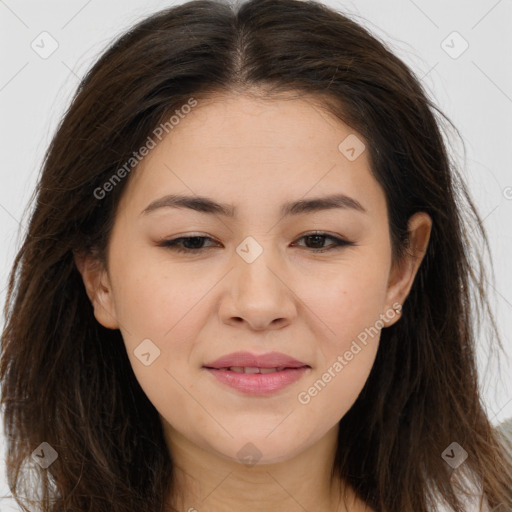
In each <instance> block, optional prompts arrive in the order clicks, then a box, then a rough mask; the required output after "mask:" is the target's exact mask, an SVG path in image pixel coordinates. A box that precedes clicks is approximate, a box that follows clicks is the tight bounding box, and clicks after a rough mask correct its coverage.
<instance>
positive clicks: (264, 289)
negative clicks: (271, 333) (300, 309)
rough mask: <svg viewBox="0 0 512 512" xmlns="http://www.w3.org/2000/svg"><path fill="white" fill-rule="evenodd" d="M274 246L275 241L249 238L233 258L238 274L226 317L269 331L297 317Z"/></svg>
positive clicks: (234, 279) (243, 242) (235, 275)
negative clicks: (280, 322)
mask: <svg viewBox="0 0 512 512" xmlns="http://www.w3.org/2000/svg"><path fill="white" fill-rule="evenodd" d="M271 245H272V237H267V239H266V241H264V240H263V237H262V238H261V241H258V240H256V239H255V238H254V237H247V238H245V239H244V240H243V241H242V242H241V243H240V244H239V245H238V247H237V248H236V254H234V255H233V259H234V261H233V263H234V266H235V268H234V272H233V276H232V281H231V283H230V284H231V286H230V288H231V290H230V293H229V297H230V299H229V301H228V302H229V307H227V308H224V309H223V311H224V314H225V315H227V316H229V318H234V317H236V318H237V319H238V321H239V320H240V318H241V319H243V320H245V321H247V322H248V323H249V324H250V325H251V326H252V327H258V328H265V327H266V326H268V325H270V324H271V323H272V322H273V321H274V320H277V319H286V320H290V318H291V317H292V316H293V315H294V311H295V307H294V304H293V300H292V297H291V296H292V293H291V291H290V290H289V289H288V287H287V286H286V285H285V284H284V282H283V279H284V278H283V275H280V274H284V267H283V265H282V264H281V262H280V260H279V257H278V254H279V251H277V250H275V249H274V248H273V247H271Z"/></svg>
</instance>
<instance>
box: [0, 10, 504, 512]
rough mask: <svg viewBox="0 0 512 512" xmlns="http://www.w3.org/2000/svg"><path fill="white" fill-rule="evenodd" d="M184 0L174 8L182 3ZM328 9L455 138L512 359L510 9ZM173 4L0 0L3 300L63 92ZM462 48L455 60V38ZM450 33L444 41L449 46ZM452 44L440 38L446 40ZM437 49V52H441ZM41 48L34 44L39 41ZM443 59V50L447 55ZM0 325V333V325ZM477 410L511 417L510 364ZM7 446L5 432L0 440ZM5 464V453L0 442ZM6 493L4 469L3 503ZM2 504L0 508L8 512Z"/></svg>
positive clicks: (493, 374)
mask: <svg viewBox="0 0 512 512" xmlns="http://www.w3.org/2000/svg"><path fill="white" fill-rule="evenodd" d="M180 3H181V2H180ZM325 3H327V5H329V6H331V7H334V8H335V9H337V10H340V11H342V12H345V13H347V14H349V15H352V16H353V17H354V18H355V19H356V20H357V21H359V22H360V23H362V24H364V25H365V26H367V27H368V28H369V29H370V30H371V31H372V32H373V33H374V34H375V35H377V36H379V37H380V38H381V39H383V40H384V41H386V42H387V43H388V45H389V46H390V47H391V48H392V50H394V52H395V53H396V54H397V55H398V56H400V57H401V58H402V59H403V60H404V61H405V62H406V63H407V64H409V65H410V66H411V67H412V69H413V70H414V72H415V73H416V75H417V76H418V77H419V78H420V79H421V81H422V83H423V84H424V85H425V87H426V88H427V90H428V91H429V93H430V95H431V97H432V98H433V99H434V101H435V102H436V104H437V105H438V106H439V107H440V108H441V110H442V111H443V112H445V113H446V114H447V115H448V117H449V118H450V119H451V120H452V121H453V122H454V123H455V125H456V126H457V128H458V129H459V131H460V133H461V135H462V137H463V139H464V141H465V144H466V150H467V153H466V155H465V161H464V160H463V156H464V155H463V153H462V149H461V146H460V143H459V142H458V141H457V140H454V141H453V146H452V145H451V147H452V149H453V151H454V154H456V155H458V156H459V159H460V162H461V164H462V165H463V173H464V175H465V177H466V180H467V182H468V183H469V186H470V190H471V193H472V195H473V198H474V199H475V201H476V204H477V207H478V209H479V212H480V214H481V217H482V218H483V219H484V227H485V228H486V230H487V232H488V234H489V238H490V243H491V250H492V254H493V258H494V263H495V272H496V281H495V285H494V287H493V288H491V291H493V300H494V302H493V306H494V310H495V313H496V316H497V320H498V324H499V327H500V330H501V334H502V339H503V342H504V344H505V349H506V352H507V354H508V356H509V357H510V356H511V355H512V336H511V335H510V332H511V327H512V321H511V318H512V265H511V264H510V256H509V255H510V254H511V252H512V229H511V225H510V224H511V220H512V188H508V187H512V167H511V157H510V149H511V146H512V60H511V52H512V31H511V30H510V27H511V26H512V2H511V1H510V0H478V1H477V0H472V1H463V0H459V1H450V2H447V1H446V0H434V1H432V0H431V1H428V2H427V1H420V0H416V1H413V0H392V1H386V2H383V1H378V0H358V1H355V2H345V1H341V0H340V1H339V2H334V1H329V2H325ZM172 5H174V4H173V2H170V1H158V0H144V1H142V0H123V1H122V2H121V1H112V0H111V1H101V2H100V1H99V0H89V1H87V0H67V1H63V0H61V1H56V0H47V1H45V2H40V1H36V0H0V51H1V66H0V112H1V123H0V130H1V131H0V135H1V137H0V150H1V153H0V154H1V156H2V158H1V165H0V180H1V186H0V303H1V304H2V305H3V303H4V300H5V286H6V282H7V281H6V280H7V276H8V272H9V271H10V268H11V265H12V261H13V258H14V255H15V252H16V250H17V248H18V247H19V245H20V241H21V239H22V236H23V233H24V229H25V228H24V225H25V224H26V222H27V218H26V216H25V217H24V216H23V213H24V210H25V208H26V206H27V202H28V200H29V196H30V194H31V193H32V190H33V187H34V185H35V183H36V179H37V176H38V173H39V170H40V165H41V162H42V158H43V153H44V151H45V149H46V147H47V146H48V144H49V142H50V140H51V137H52V135H53V133H54V130H55V128H56V125H57V123H58V121H59V119H60V117H61V116H62V114H63V112H64V109H65V108H66V106H67V105H68V102H69V100H70V97H71V94H72V93H73V92H74V90H75V88H76V87H77V85H78V83H79V79H80V78H81V77H82V76H83V75H84V73H85V71H86V70H87V69H88V68H89V67H90V66H91V64H92V63H93V62H94V61H95V60H96V59H97V57H98V56H99V55H100V53H101V51H102V50H103V49H104V48H105V46H106V45H107V44H108V43H109V42H110V41H111V40H112V39H113V38H115V37H116V36H118V35H120V34H121V33H122V32H123V31H124V30H125V29H126V28H128V27H129V26H130V25H132V24H133V23H135V22H137V21H138V20H140V19H141V18H143V17H144V16H146V15H147V14H149V13H152V12H154V11H157V10H159V9H161V8H164V7H169V6H172ZM44 31H46V32H48V33H50V34H51V36H52V37H53V38H54V39H55V40H56V41H57V42H58V45H59V46H58V48H57V50H56V51H55V52H54V53H53V54H52V55H51V56H50V57H48V58H47V59H43V58H41V57H40V56H39V55H38V54H37V53H36V52H35V51H34V50H33V49H32V48H31V43H32V42H33V41H34V40H35V41H36V43H37V42H38V41H40V34H41V33H42V32H44ZM454 31H457V32H458V33H459V34H460V35H461V36H462V38H463V39H464V40H465V41H467V43H468V45H469V46H468V48H467V50H466V51H465V52H464V53H462V54H461V55H460V56H458V58H452V57H451V56H450V55H448V53H447V52H446V51H445V49H443V47H445V48H446V46H447V45H449V46H451V47H452V49H451V50H450V51H451V52H452V54H453V52H457V51H458V50H460V49H461V48H462V46H461V45H462V44H463V41H462V40H461V39H458V36H453V35H450V34H452V33H453V32H454ZM448 36H449V37H448ZM447 38H448V39H447ZM443 41H445V43H443ZM39 44H41V43H39ZM448 50H449V48H448ZM3 320H4V319H3V317H2V323H1V325H0V328H2V326H3ZM487 361H488V357H487V354H486V353H485V352H484V351H483V350H482V351H480V353H479V367H480V368H481V385H482V392H483V396H484V402H485V404H486V407H487V409H488V412H489V416H490V418H491V419H492V422H493V423H494V424H498V423H499V422H501V421H503V420H504V419H506V418H510V417H512V379H511V378H510V375H511V374H510V366H508V365H507V362H506V361H505V360H503V363H502V375H501V379H500V378H499V376H498V375H497V371H496V367H495V366H492V367H490V368H489V369H488V371H487V372H484V369H485V367H486V363H487ZM1 439H2V442H3V433H2V437H1ZM1 448H2V460H1V461H0V463H2V464H3V457H4V455H3V454H4V450H5V445H4V444H2V447H1ZM7 494H9V492H8V489H7V486H6V484H5V480H4V468H3V465H2V466H1V467H0V495H1V496H3V495H7ZM7 501H8V500H7V499H3V500H1V501H0V508H1V510H2V511H4V510H18V509H17V508H12V509H11V508H9V505H8V504H7Z"/></svg>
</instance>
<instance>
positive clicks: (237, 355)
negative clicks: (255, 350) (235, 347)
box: [203, 352, 309, 369]
mask: <svg viewBox="0 0 512 512" xmlns="http://www.w3.org/2000/svg"><path fill="white" fill-rule="evenodd" d="M203 366H204V367H205V368H217V369H218V368H230V367H231V366H243V367H253V368H283V367H284V368H301V367H303V366H309V365H308V364H307V363H304V362H302V361H298V360H297V359H293V358H292V357H290V356H287V355H286V354H283V353H281V352H268V353H266V354H261V355H256V354H251V353H250V352H233V353H232V354H228V355H226V356H223V357H221V358H219V359H216V360H215V361H212V362H211V363H206V364H204V365H203Z"/></svg>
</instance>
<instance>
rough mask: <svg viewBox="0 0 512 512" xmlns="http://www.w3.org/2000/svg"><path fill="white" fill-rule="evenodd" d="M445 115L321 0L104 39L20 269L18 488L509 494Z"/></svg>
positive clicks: (155, 505) (327, 505)
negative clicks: (478, 361)
mask: <svg viewBox="0 0 512 512" xmlns="http://www.w3.org/2000/svg"><path fill="white" fill-rule="evenodd" d="M435 111H436V108H435V106H434V105H433V104H432V103H431V102H430V100H429V99H428V98H427V97H426V95H425V93H424V91H423V90H422V88H421V86H420V84H419V83H418V81H417V80H416V78H415V77H414V76H413V74H412V73H411V71H410V70H409V69H408V68H407V67H406V66H405V64H404V63H402V62H401V61H400V60H399V59H398V58H397V57H395V56H394V55H393V54H392V53H390V52H389V51H388V50H387V49H386V48H385V46H384V45H383V44H382V43H380V42H379V41H377V40H376V39H375V38H374V37H373V36H371V35H370V34H369V33H368V32H367V31H366V30H365V29H363V28H362V27H360V26H359V25H357V24H356V23H354V22H353V21H351V20H349V19H348V18H346V17H344V16H343V15H341V14H339V13H337V12H334V11H332V10H330V9H328V8H327V7H325V6H323V5H321V4H319V3H315V2H303V1H297V0H250V1H248V2H245V3H243V4H242V5H241V6H239V7H237V8H234V7H230V6H228V5H227V4H225V3H220V2H216V1H213V0H212V1H210V0H198V1H197V0H196V1H192V2H188V3H185V4H182V5H180V6H177V7H174V8H171V9H168V10H165V11H162V12H160V13H157V14H155V15H154V16H152V17H151V18H149V19H147V20H144V21H142V22H141V23H139V24H138V25H137V26H135V27H133V28H132V29H131V30H130V31H129V32H127V33H126V34H125V35H124V36H122V37H121V38H120V39H119V40H118V41H116V42H115V43H114V44H113V45H112V47H110V48H109V49H108V50H107V51H106V52H105V54H104V55H103V56H102V57H101V58H100V59H99V60H98V62H97V63H96V64H95V65H94V67H93V68H92V69H91V71H90V72H89V73H88V74H87V76H86V77H85V78H84V79H83V81H82V83H81V85H80V87H79V89H78V91H77V93H76V95H75V97H74V99H73V101H72V104H71V106H70V108H69V110H68V111H67V113H66V115H65V117H64V119H63V120H62V123H61V125H60V126H59V128H58V130H57V133H56V135H55V137H54V139H53V141H52V143H51V145H50V148H49V149H48V152H47V155H46V158H45V162H44V169H43V173H42V176H41V179H40V181H39V183H38V186H37V200H36V205H35V209H34V211H33V213H32V219H31V222H30V227H29V233H28V235H27V238H26V240H25V243H24V244H23V247H22V248H21V250H20V252H19V254H18V255H17V257H16V260H15V263H14V268H13V271H12V274H11V278H10V287H9V293H8V298H7V306H6V315H7V322H6V326H5V330H4V333H3V338H2V339H3V346H2V359H1V368H0V372H1V373H0V375H1V380H2V386H3V388H2V401H3V404H4V407H5V413H4V416H5V425H6V426H5V430H6V433H7V435H8V439H9V440H8V442H9V454H8V460H7V463H8V477H9V482H10V486H11V489H12V491H13V494H14V495H15V496H17V497H18V499H19V501H20V502H23V501H24V500H25V502H26V503H29V504H32V503H38V504H40V506H42V507H43V508H42V510H44V511H45V512H50V511H51V512H57V511H84V510H91V511H95V512H100V511H107V510H108V511H116V512H118V511H119V512H120V511H126V512H128V511H133V510H137V511H148V512H149V511H151V512H154V511H164V510H188V511H194V510H198V511H221V510H261V511H263V510H275V509H276V508H277V507H279V509H280V510H281V511H291V510H322V511H323V510H325V511H333V510H336V511H350V512H356V511H363V510H367V511H374V512H377V511H379V512H380V511H382V512H404V511H411V512H412V511H414V512H423V511H431V510H439V509H440V508H441V507H442V506H444V507H448V508H447V510H457V511H461V510H470V508H469V507H473V508H471V510H480V509H481V510H489V509H492V510H508V509H510V507H512V492H511V489H512V461H511V458H510V456H509V454H507V450H509V449H510V445H509V444H507V443H506V441H505V440H504V438H502V437H500V435H499V433H498V432H497V431H496V430H495V429H494V428H493V426H492V425H491V423H490V421H489V418H488V417H487V416H486V414H485V411H484V409H483V408H482V406H481V397H480V395H479V391H478V385H477V384H478V381H477V374H476V367H475V343H476V341H477V340H476V339H475V333H474V332H473V327H472V322H471V320H472V319H473V315H474V314H475V313H476V312H477V311H479V310H480V309H482V308H483V309H485V305H486V302H485V296H484V293H483V287H482V285H483V274H480V273H479V272H475V271H474V270H473V267H472V266H473V265H480V268H481V260H479V259H478V260H477V261H476V263H475V262H474V261H473V260H472V257H473V254H472V253H471V247H472V246H471V245H470V242H472V241H473V238H474V237H475V233H479V234H480V235H481V236H482V237H484V240H485V233H484V232H483V230H482V228H481V225H480V224H479V223H478V220H479V218H478V214H477V213H476V211H475V210H474V208H473V205H472V203H471V201H470V200H469V198H468V196H467V194H466V190H465V188H464V185H463V183H462V182H461V181H460V179H459V175H458V173H457V170H456V169H455V168H454V167H453V166H452V165H451V163H450V160H449V157H448V154H447V151H446V147H445V143H444V141H443V138H442V135H441V130H440V126H439V125H438V121H437V120H436V117H435ZM466 213H467V214H469V215H468V220H473V221H474V222H475V225H476V226H477V227H476V231H473V232H472V235H471V239H470V237H469V235H468V233H470V231H469V229H468V228H467V226H466V223H465V214H466ZM326 242H327V243H326ZM477 270H478V269H477ZM472 286H475V288H472ZM473 289H476V290H477V291H478V294H479V295H478V296H477V297H476V299H478V300H476V301H474V302H472V301H471V300H470V299H472V298H475V297H473V295H472V290H473ZM491 320H492V316H491ZM492 325H494V324H492ZM495 343H496V344H498V345H499V340H498V339H496V341H495ZM26 461H28V462H29V463H30V464H31V468H32V469H33V470H35V471H36V472H37V474H38V476H39V477H40V479H41V480H40V481H39V482H38V484H37V485H36V486H34V484H33V483H32V482H30V483H29V482H28V479H27V480H24V478H23V473H22V475H21V476H20V475H19V472H20V471H21V470H22V469H23V465H24V463H25V462H26ZM23 484H25V488H23V491H22V492H20V491H21V490H22V486H23ZM472 497H473V498H476V501H475V499H473V500H471V498H472ZM479 502H480V503H479ZM29 506H30V505H29ZM480 506H481V507H482V508H480ZM484 507H485V508H484ZM500 507H501V508H500Z"/></svg>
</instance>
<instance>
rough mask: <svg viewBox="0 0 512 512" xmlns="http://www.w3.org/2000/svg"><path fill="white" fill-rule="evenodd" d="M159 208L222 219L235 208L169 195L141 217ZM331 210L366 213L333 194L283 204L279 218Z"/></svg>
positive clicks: (356, 203) (353, 201) (355, 203)
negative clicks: (209, 215)
mask: <svg viewBox="0 0 512 512" xmlns="http://www.w3.org/2000/svg"><path fill="white" fill-rule="evenodd" d="M160 208H188V209H190V210H194V211H196V212H202V213H208V214H213V215H222V216H224V217H231V218H232V217H235V216H236V214H237V208H236V207H235V206H232V205H230V204H226V203H219V202H216V201H213V200H212V199H210V198H208V197H204V196H185V195H177V194H170V195H166V196H164V197H161V198H160V199H156V200H155V201H153V202H151V203H150V204H149V205H148V206H147V207H146V208H145V209H144V210H142V212H141V215H147V214H148V213H151V212H154V211H155V210H157V209H160ZM333 208H343V209H352V210H355V211H358V212H361V213H367V210H366V209H365V208H364V207H363V205H362V204H361V203H360V202H359V201H357V200H356V199H353V198H352V197H349V196H347V195H345V194H334V195H329V196H324V197H316V198H312V199H299V200H298V201H291V202H288V203H285V204H283V206H282V207H281V216H282V217H287V216H290V215H300V214H304V213H312V212H317V211H322V210H330V209H333Z"/></svg>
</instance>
